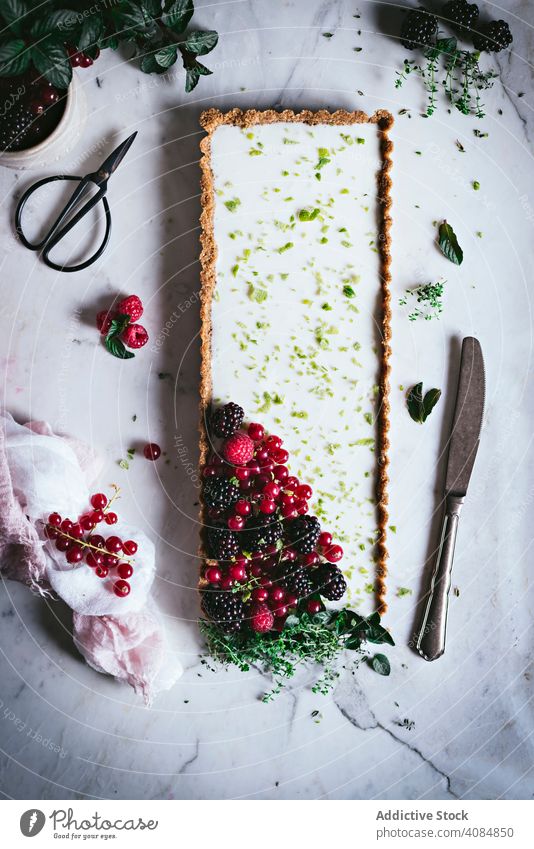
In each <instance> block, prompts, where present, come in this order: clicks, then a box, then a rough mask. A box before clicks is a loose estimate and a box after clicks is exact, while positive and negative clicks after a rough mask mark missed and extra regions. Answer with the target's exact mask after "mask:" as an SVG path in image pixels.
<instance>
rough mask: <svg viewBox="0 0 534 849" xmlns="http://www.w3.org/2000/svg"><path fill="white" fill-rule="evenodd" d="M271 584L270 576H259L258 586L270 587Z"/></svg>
mask: <svg viewBox="0 0 534 849" xmlns="http://www.w3.org/2000/svg"><path fill="white" fill-rule="evenodd" d="M272 585H273V582H272V581H271V579H270V578H268V577H267V575H263V576H262V577H261V578H260V586H262V587H272Z"/></svg>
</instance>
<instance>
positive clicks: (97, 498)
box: [91, 492, 108, 510]
mask: <svg viewBox="0 0 534 849" xmlns="http://www.w3.org/2000/svg"><path fill="white" fill-rule="evenodd" d="M107 503H108V500H107V498H106V496H105V495H104V493H103V492H95V494H94V495H92V496H91V507H94V508H95V510H103V509H104V507H105V506H106V504H107Z"/></svg>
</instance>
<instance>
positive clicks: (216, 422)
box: [211, 401, 245, 438]
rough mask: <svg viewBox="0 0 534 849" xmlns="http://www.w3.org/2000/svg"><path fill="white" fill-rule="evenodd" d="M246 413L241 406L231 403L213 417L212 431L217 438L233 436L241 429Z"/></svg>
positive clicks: (221, 408)
mask: <svg viewBox="0 0 534 849" xmlns="http://www.w3.org/2000/svg"><path fill="white" fill-rule="evenodd" d="M244 415H245V411H244V410H243V408H242V407H240V406H239V404H234V402H233V401H230V403H229V404H225V405H224V407H220V408H219V409H218V410H217V411H216V412H215V413H214V414H213V415H212V417H211V430H212V432H213V434H214V435H215V436H219V437H221V438H222V437H226V436H232V434H234V433H235V432H236V430H239V428H240V427H241V422H242V421H243V417H244Z"/></svg>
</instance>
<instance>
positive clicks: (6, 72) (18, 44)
mask: <svg viewBox="0 0 534 849" xmlns="http://www.w3.org/2000/svg"><path fill="white" fill-rule="evenodd" d="M25 48H26V44H25V42H24V41H23V40H22V38H14V39H12V40H11V41H7V42H6V43H5V44H2V45H1V46H0V77H16V76H17V75H18V74H22V73H23V71H25V70H26V68H27V67H28V64H29V62H30V51H29V50H26V49H25Z"/></svg>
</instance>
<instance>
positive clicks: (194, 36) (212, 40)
mask: <svg viewBox="0 0 534 849" xmlns="http://www.w3.org/2000/svg"><path fill="white" fill-rule="evenodd" d="M218 40H219V36H218V35H217V33H216V32H214V31H213V30H208V31H207V32H199V31H196V32H192V33H190V34H189V35H188V36H187V39H186V40H185V41H184V42H183V44H182V45H181V47H183V48H184V49H185V50H188V51H189V53H194V54H195V56H205V54H206V53H209V52H210V51H211V50H213V48H214V47H215V46H216V44H217V42H218Z"/></svg>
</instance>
